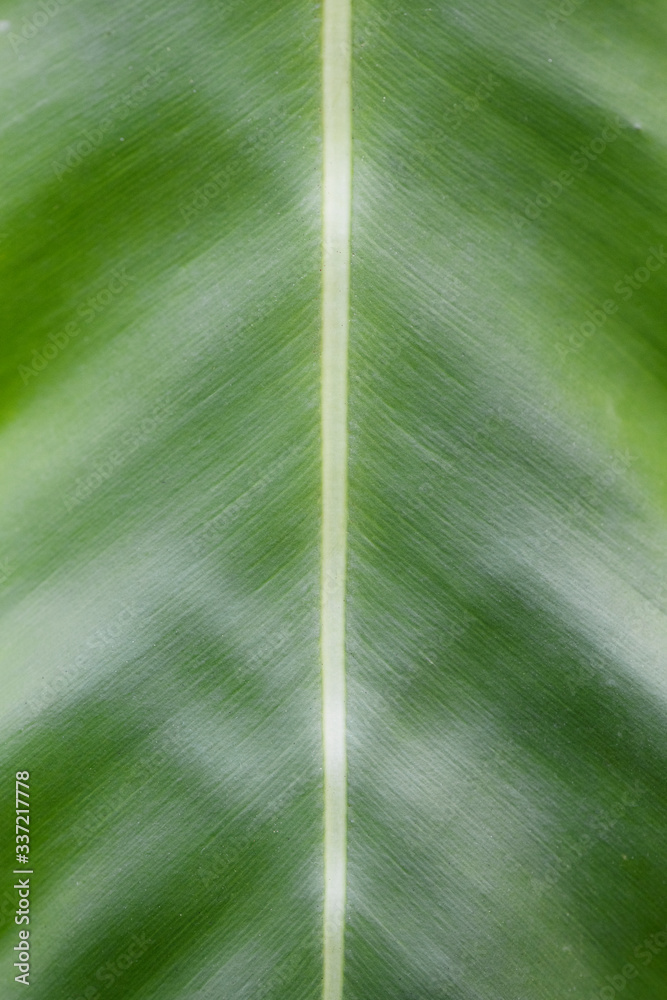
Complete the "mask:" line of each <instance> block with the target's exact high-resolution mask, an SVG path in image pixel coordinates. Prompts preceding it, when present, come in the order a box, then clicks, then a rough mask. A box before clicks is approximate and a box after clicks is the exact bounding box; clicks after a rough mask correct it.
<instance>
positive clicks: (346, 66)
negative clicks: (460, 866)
mask: <svg viewBox="0 0 667 1000" xmlns="http://www.w3.org/2000/svg"><path fill="white" fill-rule="evenodd" d="M322 27H323V30H322V63H323V65H322V83H323V93H322V106H323V128H324V142H323V159H324V163H323V194H322V225H323V232H322V579H321V639H320V641H321V655H322V731H323V743H324V984H323V1000H340V998H341V997H342V993H343V957H344V935H345V887H346V878H347V874H346V868H347V865H346V854H347V815H346V814H347V763H346V747H345V725H346V724H345V573H346V544H347V340H348V317H349V273H350V211H351V187H352V99H351V89H352V81H351V70H350V59H351V0H324V12H323V26H322Z"/></svg>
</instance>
